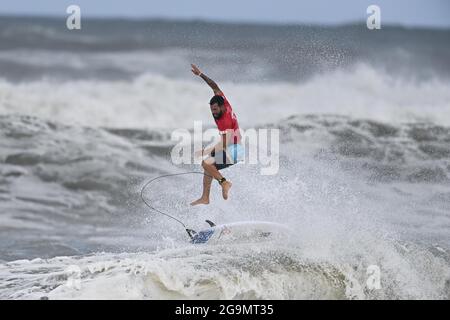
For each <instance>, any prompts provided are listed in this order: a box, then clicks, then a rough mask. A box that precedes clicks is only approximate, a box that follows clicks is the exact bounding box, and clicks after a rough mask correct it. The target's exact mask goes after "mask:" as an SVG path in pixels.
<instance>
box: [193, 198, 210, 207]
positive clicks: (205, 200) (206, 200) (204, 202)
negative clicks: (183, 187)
mask: <svg viewBox="0 0 450 320" xmlns="http://www.w3.org/2000/svg"><path fill="white" fill-rule="evenodd" d="M198 204H209V199H205V198H200V199H198V200H195V201H193V202H191V206H196V205H198Z"/></svg>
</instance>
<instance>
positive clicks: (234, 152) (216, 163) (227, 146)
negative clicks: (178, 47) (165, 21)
mask: <svg viewBox="0 0 450 320" xmlns="http://www.w3.org/2000/svg"><path fill="white" fill-rule="evenodd" d="M191 67H192V73H193V74H195V75H196V76H199V77H200V78H202V79H203V80H204V81H205V82H206V83H207V84H208V85H209V86H210V87H211V89H212V90H213V92H214V96H213V97H212V98H211V100H210V101H209V106H210V109H211V113H212V116H213V117H214V121H215V122H216V125H217V128H218V129H219V133H220V136H221V140H220V142H219V143H217V144H216V145H215V146H213V147H211V148H206V149H203V150H201V151H197V152H196V154H195V155H196V156H205V155H206V156H207V158H206V159H204V160H203V161H202V167H203V169H204V173H205V174H204V175H203V193H202V196H201V197H200V199H198V200H196V201H193V202H192V203H191V205H193V206H195V205H198V204H208V203H209V193H210V190H211V182H212V179H213V178H214V179H216V180H217V181H218V182H219V184H220V186H221V187H222V196H223V198H224V199H225V200H226V199H228V192H229V191H230V188H231V181H228V180H227V179H225V177H224V176H223V175H222V174H221V173H220V172H219V170H222V169H224V168H227V167H229V166H231V165H233V164H235V163H236V162H237V161H238V159H239V157H240V156H242V153H243V149H242V146H241V135H240V132H239V125H238V121H237V118H236V115H235V114H234V112H233V109H232V108H231V105H230V103H229V102H228V100H227V98H226V97H225V95H224V94H223V92H222V90H220V88H219V86H218V85H217V84H216V83H215V82H214V81H213V80H211V79H210V78H208V77H207V76H206V75H205V74H204V73H202V72H201V71H200V69H199V68H198V67H197V66H196V65H193V64H191Z"/></svg>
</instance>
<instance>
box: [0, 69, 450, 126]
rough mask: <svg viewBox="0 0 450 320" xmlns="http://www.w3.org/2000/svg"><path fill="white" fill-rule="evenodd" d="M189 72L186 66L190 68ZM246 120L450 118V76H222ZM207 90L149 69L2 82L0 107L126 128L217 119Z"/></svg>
mask: <svg viewBox="0 0 450 320" xmlns="http://www.w3.org/2000/svg"><path fill="white" fill-rule="evenodd" d="M186 72H188V71H186ZM220 86H221V88H222V89H223V91H224V92H225V94H226V95H227V97H228V98H229V100H230V102H231V103H232V105H233V107H234V109H235V112H236V113H237V115H238V119H239V121H240V123H241V126H242V127H250V126H255V125H262V124H264V123H267V121H268V119H270V121H272V122H276V121H278V120H280V119H282V118H285V117H288V116H290V115H294V114H340V115H350V116H352V117H355V118H370V119H372V120H379V121H384V122H391V123H400V122H409V121H431V122H434V123H435V124H441V125H450V90H449V89H450V83H449V82H448V81H446V80H442V79H438V78H435V79H433V80H430V81H427V82H417V81H413V80H411V81H407V80H405V79H404V78H402V79H396V78H393V77H391V76H388V75H387V74H385V73H383V72H381V71H378V70H376V69H374V68H372V67H369V66H367V65H364V64H360V65H358V66H356V67H354V68H352V69H351V70H339V71H335V72H331V73H327V74H322V75H317V76H315V77H313V78H311V79H310V80H308V81H306V82H305V83H280V82H278V83H277V82H275V83H270V84H257V83H248V84H247V83H239V84H236V83H231V82H225V83H221V84H220ZM211 94H212V93H211V92H210V90H209V89H208V88H207V87H206V85H205V84H204V83H202V81H201V79H192V80H181V79H178V80H174V79H169V78H166V77H163V76H161V75H157V74H145V75H142V76H138V77H137V78H135V79H134V80H132V81H100V80H79V81H70V82H62V83H57V82H55V81H51V80H41V81H34V82H29V83H19V84H15V83H9V82H7V81H1V82H0V113H2V114H26V115H35V116H39V117H42V118H45V119H50V120H54V121H58V122H64V123H77V124H82V125H87V126H102V127H122V128H123V127H127V128H192V126H193V122H194V121H195V120H201V121H204V123H206V124H211V126H213V125H214V123H213V121H212V118H211V115H210V114H209V106H208V101H209V98H210V97H211Z"/></svg>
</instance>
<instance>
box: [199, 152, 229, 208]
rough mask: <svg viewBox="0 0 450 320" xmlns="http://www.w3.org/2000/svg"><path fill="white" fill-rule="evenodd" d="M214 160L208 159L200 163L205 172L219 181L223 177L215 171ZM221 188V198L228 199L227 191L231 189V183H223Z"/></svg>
mask: <svg viewBox="0 0 450 320" xmlns="http://www.w3.org/2000/svg"><path fill="white" fill-rule="evenodd" d="M214 163H215V159H214V158H212V157H211V158H208V159H206V160H204V161H203V162H202V167H203V169H205V171H206V172H207V173H208V174H209V175H211V176H212V177H213V178H214V179H216V180H219V181H220V180H221V179H222V178H223V176H222V175H221V174H220V172H219V170H217V168H216V166H215V165H214ZM220 186H221V187H222V196H223V198H224V199H225V200H227V199H228V191H229V190H230V188H231V182H230V181H224V182H222V183H221V184H220Z"/></svg>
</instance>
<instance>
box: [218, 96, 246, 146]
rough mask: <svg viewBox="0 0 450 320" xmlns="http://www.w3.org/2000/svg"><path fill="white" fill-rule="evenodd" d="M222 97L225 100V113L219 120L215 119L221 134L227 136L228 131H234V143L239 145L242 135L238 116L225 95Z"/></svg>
mask: <svg viewBox="0 0 450 320" xmlns="http://www.w3.org/2000/svg"><path fill="white" fill-rule="evenodd" d="M220 96H221V97H222V98H223V100H224V106H225V113H224V114H222V116H221V117H220V118H219V119H214V120H215V121H216V124H217V128H218V129H219V132H220V134H225V133H226V131H227V130H232V132H231V134H232V138H233V140H232V141H233V143H234V144H237V143H240V142H241V133H240V131H239V124H238V121H237V118H236V115H235V114H234V112H233V109H232V108H231V105H230V103H229V102H228V100H227V98H226V97H225V95H224V94H223V93H221V94H220Z"/></svg>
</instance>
